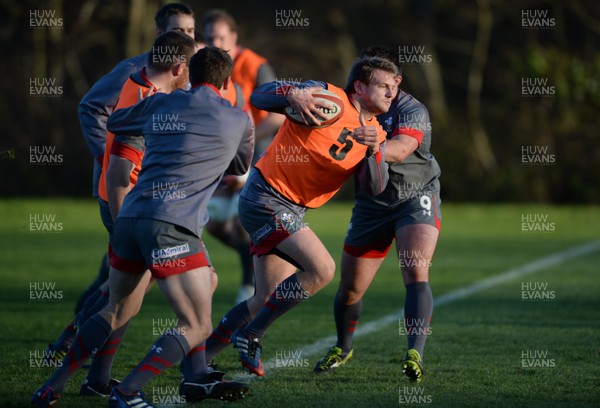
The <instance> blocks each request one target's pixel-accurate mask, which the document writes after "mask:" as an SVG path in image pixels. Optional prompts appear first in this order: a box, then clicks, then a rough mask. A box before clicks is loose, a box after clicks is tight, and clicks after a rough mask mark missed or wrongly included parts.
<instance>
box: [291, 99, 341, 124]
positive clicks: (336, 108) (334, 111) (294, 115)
mask: <svg viewBox="0 0 600 408" xmlns="http://www.w3.org/2000/svg"><path fill="white" fill-rule="evenodd" d="M312 96H313V97H314V98H315V99H316V100H317V102H321V101H323V102H325V103H326V104H328V105H330V106H331V108H330V109H328V108H322V107H320V106H318V107H317V108H318V109H319V111H320V112H321V114H320V115H319V116H320V118H317V119H319V120H321V124H320V125H318V126H317V125H315V124H314V123H312V121H311V120H310V118H307V120H308V123H309V124H308V126H307V125H306V123H304V120H303V119H302V116H301V115H300V113H299V112H296V110H295V109H294V108H292V107H291V106H287V107H286V108H285V112H284V113H285V116H286V118H288V120H289V121H290V122H292V123H295V124H296V125H299V126H303V127H309V128H312V129H319V128H324V127H327V126H330V125H332V124H333V123H335V122H336V121H337V120H338V119H339V118H341V117H342V115H343V114H344V102H343V101H342V100H341V99H340V97H339V96H337V94H335V93H333V92H331V91H328V90H327V89H321V90H318V91H316V92H313V93H312Z"/></svg>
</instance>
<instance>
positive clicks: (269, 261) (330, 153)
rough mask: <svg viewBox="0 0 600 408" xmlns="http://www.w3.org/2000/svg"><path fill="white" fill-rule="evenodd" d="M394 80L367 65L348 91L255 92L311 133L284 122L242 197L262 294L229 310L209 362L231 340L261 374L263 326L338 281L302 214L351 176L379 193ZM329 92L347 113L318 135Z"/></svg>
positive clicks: (293, 87) (255, 98)
mask: <svg viewBox="0 0 600 408" xmlns="http://www.w3.org/2000/svg"><path fill="white" fill-rule="evenodd" d="M398 75H399V71H398V69H397V67H396V66H395V65H394V64H393V63H391V62H389V61H386V60H384V59H381V58H365V59H362V60H359V61H357V62H356V63H355V64H354V66H353V67H352V70H351V72H350V75H349V78H348V83H347V85H346V89H340V88H338V87H335V86H333V85H331V84H328V83H325V82H315V81H308V82H304V83H302V84H281V83H275V82H272V83H268V84H265V85H263V86H260V87H259V88H257V89H256V90H255V91H254V93H253V94H252V97H251V102H252V104H253V105H254V106H255V107H256V108H259V109H263V110H268V111H272V112H283V111H284V109H285V108H286V107H288V106H291V107H292V108H293V109H294V110H295V111H296V112H298V113H300V114H301V115H303V117H304V119H305V123H306V124H307V126H301V125H299V124H295V123H293V122H292V121H290V120H289V119H288V120H286V121H285V122H284V124H283V126H282V127H281V129H280V130H279V132H278V133H277V135H276V136H275V139H274V140H273V142H272V143H271V145H270V146H269V148H268V149H267V151H266V152H265V154H264V155H263V157H262V158H261V159H260V160H259V161H258V163H257V164H256V166H255V168H254V169H253V170H252V171H251V173H250V176H249V178H248V181H247V183H246V185H245V187H244V190H243V191H242V193H241V196H240V205H239V212H240V219H241V221H242V224H243V225H244V228H246V230H247V231H248V233H249V234H250V237H251V240H252V252H253V256H254V271H255V280H256V291H255V294H254V296H252V297H251V298H249V299H248V300H247V301H244V302H241V303H239V304H238V305H237V306H235V307H234V308H233V309H231V310H230V311H229V312H228V313H227V314H226V315H225V317H224V318H223V319H222V320H221V322H220V324H219V326H218V327H217V328H216V329H215V331H214V332H213V334H212V335H211V337H210V339H211V340H212V341H209V342H207V353H206V355H207V360H208V361H209V362H210V361H211V360H212V359H213V357H214V355H215V354H216V353H218V352H219V351H221V350H222V349H224V348H225V347H226V346H227V345H228V344H229V343H230V341H232V342H233V343H234V347H236V348H237V349H238V351H239V355H240V361H241V363H242V366H243V367H245V368H246V369H248V370H249V371H250V372H251V373H254V374H256V375H258V376H262V375H264V368H263V366H262V362H261V360H260V354H261V350H262V346H261V340H262V337H263V336H264V333H265V332H266V330H267V328H268V327H269V326H270V325H271V324H272V323H273V322H274V321H275V320H276V319H277V318H278V317H280V316H281V315H283V314H284V313H286V312H287V311H289V310H291V309H292V308H293V307H294V306H296V305H298V304H299V303H301V302H302V301H303V300H305V299H307V298H308V297H309V296H311V295H313V294H314V293H316V292H317V291H319V290H320V289H321V288H322V287H324V286H325V285H327V284H328V283H329V282H330V281H331V279H332V278H333V275H334V272H335V263H334V261H333V259H332V257H331V255H330V254H329V252H328V251H327V249H326V248H325V246H324V245H323V243H322V242H321V241H320V240H319V238H318V237H317V236H316V235H315V233H314V232H313V231H312V230H310V229H309V228H308V227H307V226H306V225H305V224H304V222H303V218H304V214H305V213H306V211H307V210H308V209H309V208H317V207H320V206H321V205H323V204H325V203H326V202H327V201H328V200H329V199H330V198H331V197H332V196H333V195H334V194H335V193H336V192H337V191H338V190H339V189H340V187H341V186H342V184H343V183H344V182H345V181H346V180H347V179H348V178H349V177H350V176H352V175H353V174H355V173H357V175H359V177H358V178H359V180H360V185H361V188H364V189H365V190H368V191H370V192H371V193H372V194H378V193H380V192H381V191H383V189H384V188H385V185H386V182H387V178H386V177H387V175H386V173H387V165H386V164H385V160H384V148H385V145H384V144H383V143H384V142H385V132H384V131H383V129H382V128H381V126H379V124H378V122H377V119H376V118H375V115H378V114H380V113H384V112H387V110H388V109H389V108H390V105H391V102H392V100H393V98H394V97H395V96H396V92H397V85H398V82H399V81H398ZM278 85H280V86H278ZM323 88H325V89H327V90H328V91H330V92H333V93H335V94H336V95H337V96H338V97H339V98H340V99H341V102H342V104H343V114H342V116H341V117H340V118H339V119H338V120H337V121H336V122H334V123H333V124H331V125H330V126H327V127H320V128H318V127H317V126H318V125H320V124H321V122H320V121H319V119H318V118H319V117H320V115H319V107H320V108H321V109H322V108H331V107H332V106H331V105H327V104H326V103H325V102H317V101H316V99H315V97H314V96H313V94H314V93H315V92H317V91H319V90H322V89H323ZM308 123H313V124H314V125H315V126H308ZM292 158H293V159H294V160H291V159H292ZM297 158H300V159H301V160H299V161H298V160H295V159H297ZM297 269H298V272H296V270H297Z"/></svg>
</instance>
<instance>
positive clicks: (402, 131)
mask: <svg viewBox="0 0 600 408" xmlns="http://www.w3.org/2000/svg"><path fill="white" fill-rule="evenodd" d="M398 135H406V136H410V137H414V138H415V139H417V142H419V144H421V142H422V141H423V132H422V131H420V130H418V129H415V128H411V127H405V126H402V127H399V128H396V129H394V131H393V132H392V137H394V136H398Z"/></svg>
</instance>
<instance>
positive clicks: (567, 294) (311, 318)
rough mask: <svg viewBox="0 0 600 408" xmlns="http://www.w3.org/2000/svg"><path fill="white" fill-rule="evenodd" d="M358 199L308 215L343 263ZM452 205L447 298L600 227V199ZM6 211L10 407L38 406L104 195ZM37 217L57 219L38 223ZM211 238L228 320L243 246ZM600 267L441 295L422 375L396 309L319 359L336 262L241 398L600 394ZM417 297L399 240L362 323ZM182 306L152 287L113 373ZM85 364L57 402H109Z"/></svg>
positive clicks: (340, 400)
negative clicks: (408, 283) (45, 356)
mask: <svg viewBox="0 0 600 408" xmlns="http://www.w3.org/2000/svg"><path fill="white" fill-rule="evenodd" d="M350 208H351V206H350V205H349V204H343V203H331V204H328V205H327V206H325V207H324V208H321V209H318V210H313V211H311V212H309V215H308V217H307V221H308V223H309V225H310V227H311V228H312V229H313V230H315V231H316V232H317V234H318V235H319V236H320V237H321V239H322V240H323V242H324V243H325V245H326V246H327V248H329V250H330V252H331V253H332V255H333V257H334V259H336V262H338V263H339V259H340V253H341V249H342V243H343V238H344V234H345V231H346V228H347V224H348V220H349V217H350ZM442 211H443V223H442V225H443V227H442V228H443V229H442V235H441V237H440V240H439V243H438V249H437V251H436V255H435V257H434V259H433V262H432V268H431V285H432V290H433V293H434V297H436V296H440V295H442V294H445V293H450V292H452V291H454V290H457V289H460V288H463V287H465V286H468V285H470V284H472V283H474V282H477V281H480V280H482V279H485V278H489V277H492V276H494V275H497V274H500V273H502V272H504V271H507V270H509V269H512V268H515V267H519V266H521V265H524V264H527V263H530V262H532V261H535V260H538V259H540V258H543V257H546V256H548V255H552V254H556V253H560V252H562V251H565V250H567V249H569V248H572V247H575V246H578V245H582V244H585V243H588V242H591V241H594V240H597V239H598V238H599V237H600V207H555V206H545V205H489V206H488V205H458V204H448V205H446V204H444V205H443V206H442ZM0 213H1V214H2V219H1V221H0V257H1V258H0V259H1V260H0V271H1V272H0V273H1V277H2V285H0V325H1V326H0V328H1V329H0V330H1V332H2V336H1V339H2V340H1V341H0V351H1V356H2V364H1V365H0V372H1V379H2V381H1V382H0V406H1V407H25V406H29V398H30V396H31V393H32V392H33V391H34V390H35V389H36V388H37V387H38V386H39V385H40V384H42V382H43V381H44V380H45V379H46V378H47V377H48V376H49V375H50V374H51V372H52V370H51V369H50V368H47V367H41V368H40V367H36V364H37V365H39V360H40V359H39V358H36V356H37V355H39V353H41V352H43V350H44V349H45V347H46V345H47V343H48V342H49V341H51V340H53V339H54V338H55V336H57V335H58V334H59V333H60V331H61V330H62V328H63V327H64V326H65V325H66V324H67V323H68V322H69V321H70V319H71V318H72V311H73V307H74V303H75V300H76V299H77V297H78V295H79V294H80V292H81V291H82V289H83V288H84V287H85V286H86V285H87V284H88V283H89V282H90V281H91V280H92V278H93V277H94V276H95V273H96V270H97V265H98V262H99V259H100V256H101V254H102V251H103V250H104V249H105V241H106V234H105V231H104V229H103V227H102V226H101V223H100V220H99V216H98V211H97V205H96V204H95V203H94V202H93V201H92V200H56V199H51V200H50V199H39V200H34V199H29V200H3V201H0ZM532 214H533V215H532ZM32 222H33V223H34V224H38V225H39V224H44V225H45V228H46V229H54V231H53V232H50V231H47V230H45V231H39V232H36V231H33V230H32V229H35V228H36V227H35V225H34V226H33V227H32V226H31V223H32ZM524 223H525V224H534V227H536V228H535V229H536V230H534V231H523V229H530V228H528V226H527V225H525V226H524V225H523V224H524ZM204 238H205V242H206V245H207V247H208V250H209V252H210V255H211V258H212V261H213V263H214V264H215V266H216V267H217V269H218V272H219V277H220V282H219V287H218V289H217V292H216V294H215V296H214V303H213V304H214V307H213V322H214V323H215V324H216V323H217V321H218V319H219V318H220V317H221V316H222V314H223V313H224V312H226V311H227V310H228V309H229V307H231V306H232V303H233V300H234V298H235V295H236V293H237V289H238V283H239V279H240V278H239V264H238V260H237V257H236V255H235V254H234V252H232V251H230V250H229V249H227V248H225V247H224V246H222V245H220V244H219V243H217V242H216V241H215V240H214V239H212V238H211V237H209V236H207V234H205V237H204ZM599 265H600V250H596V251H595V252H592V253H589V254H587V255H584V256H580V257H576V258H572V259H569V260H566V261H565V262H562V263H559V264H555V265H550V266H547V267H544V268H541V269H540V270H539V271H537V272H535V273H533V274H530V275H527V276H525V277H522V278H519V277H517V278H515V279H512V280H510V281H508V282H506V283H502V284H499V285H496V286H494V287H491V288H489V289H486V290H482V291H480V292H477V293H474V294H472V295H470V296H466V297H464V298H460V299H457V300H456V301H454V302H450V303H447V304H444V305H440V306H439V307H436V309H435V310H434V314H433V320H432V326H431V335H430V337H429V339H428V341H427V346H426V349H425V367H426V370H427V374H426V377H425V379H424V380H423V382H421V383H420V384H418V385H414V384H411V383H409V382H408V381H407V380H406V379H405V378H404V377H403V375H402V370H401V368H400V361H401V358H402V356H403V354H404V352H405V348H406V340H405V338H403V337H402V336H401V335H400V334H399V325H398V322H397V320H396V321H395V322H393V323H391V324H387V325H383V326H382V327H379V328H378V329H377V330H376V331H375V332H373V333H370V334H368V335H365V336H360V337H358V338H357V339H356V340H355V341H354V350H355V357H354V359H353V360H352V361H351V362H350V363H349V364H347V365H346V366H344V367H342V368H340V369H339V370H338V371H337V372H335V373H334V374H333V375H326V376H315V375H314V374H313V373H312V368H313V366H314V364H315V362H316V361H317V360H318V358H319V357H320V354H321V353H323V352H325V351H326V348H327V347H326V346H325V347H323V349H322V350H321V351H319V353H318V354H308V353H307V352H306V350H305V349H304V348H303V347H305V346H306V345H309V344H312V343H314V342H315V341H317V340H319V339H322V338H324V337H328V336H331V335H334V334H335V327H334V323H333V318H332V301H333V294H334V293H335V290H336V288H337V284H338V281H339V271H338V273H337V274H336V275H337V277H336V279H335V280H334V282H332V283H331V284H330V285H329V286H328V287H326V288H325V289H323V290H322V291H321V292H320V293H318V294H316V295H315V296H313V297H312V298H310V299H309V300H308V301H306V302H305V303H304V304H302V305H300V306H299V307H297V308H296V309H294V310H292V311H291V312H290V313H288V314H287V315H286V316H284V317H283V318H282V319H280V320H279V321H278V322H277V323H276V324H275V325H274V326H273V327H272V328H271V330H270V331H269V332H268V333H267V336H266V338H265V340H264V343H263V344H264V353H263V360H264V361H271V362H273V363H275V365H276V366H278V367H277V368H275V369H273V370H272V371H270V372H268V373H267V376H266V377H265V378H263V379H258V380H252V381H251V391H250V393H249V395H248V396H247V398H246V399H245V400H243V401H241V402H238V403H234V404H236V405H237V406H240V407H242V406H244V407H261V408H265V407H286V408H292V407H398V406H399V407H404V406H428V407H528V408H532V407H544V408H550V407H565V406H572V407H594V406H596V407H597V406H600V273H599V272H600V270H599V268H600V266H599ZM32 284H33V285H36V284H41V285H51V287H52V285H54V286H53V287H52V289H46V292H45V293H47V294H48V295H47V296H54V297H55V299H52V300H50V299H44V300H42V301H37V300H32V299H31V285H32ZM523 285H525V289H526V290H525V291H526V292H527V291H529V292H530V293H532V294H533V295H535V296H537V297H538V298H534V299H531V300H527V299H524V297H527V296H529V295H528V294H523V290H524V286H523ZM46 288H47V287H46ZM532 288H533V289H532ZM51 293H52V294H51ZM539 297H545V298H546V299H540V298H539ZM403 302H404V287H403V285H402V281H401V276H400V273H399V270H398V267H397V261H396V260H395V257H394V256H393V254H390V255H389V256H388V259H387V260H386V262H385V263H384V266H383V267H382V269H381V270H380V272H379V274H378V276H377V277H376V279H375V282H374V284H373V286H372V287H371V289H370V291H369V292H368V294H367V296H366V297H365V302H364V307H363V316H362V318H361V323H359V327H361V326H363V325H365V324H366V323H367V322H372V321H377V320H378V319H380V318H381V317H383V316H385V315H388V314H390V313H392V312H394V311H396V310H399V309H401V308H402V306H403ZM398 317H400V316H398ZM172 318H173V314H172V312H171V311H170V309H169V307H168V305H167V304H166V302H165V301H164V300H163V298H162V295H161V294H160V293H159V291H158V290H157V289H156V288H154V289H153V290H152V291H151V292H150V293H149V294H148V296H147V298H146V300H145V302H144V305H143V307H142V311H141V312H140V314H139V315H138V316H137V317H136V318H135V319H134V321H133V323H132V324H131V326H130V330H129V332H128V334H127V336H126V338H125V341H124V344H123V346H122V348H121V350H120V352H119V354H118V356H117V359H116V362H115V367H114V371H113V376H114V377H116V378H123V377H124V376H125V375H126V373H127V372H128V371H129V370H130V369H131V368H132V367H133V366H134V365H135V364H136V363H137V362H138V361H139V360H140V359H141V357H142V356H143V355H144V354H145V353H146V351H147V349H148V348H149V347H150V345H151V344H152V342H153V341H154V340H155V339H156V338H157V337H156V336H155V334H156V330H157V323H156V321H157V320H156V319H163V320H162V321H163V322H164V321H165V320H166V319H172ZM159 326H160V325H159ZM163 329H164V328H163ZM158 330H160V328H159V329H158ZM36 353H38V354H36ZM217 362H218V364H219V365H220V367H221V368H222V369H223V370H224V371H226V372H227V373H228V374H229V375H231V376H235V375H238V374H241V371H240V369H239V364H238V363H237V359H236V353H235V351H234V350H231V349H228V350H226V351H225V352H224V353H222V354H221V355H219V356H218V360H217ZM290 365H292V367H290ZM84 378H85V371H83V370H82V371H80V372H78V373H77V374H76V375H75V376H74V377H73V378H72V379H71V381H70V382H69V384H68V386H67V389H66V390H65V393H64V394H63V397H62V398H61V400H60V401H59V404H58V406H61V407H67V408H69V407H103V406H106V404H107V403H106V401H105V400H98V399H83V398H81V397H79V396H78V392H79V385H80V384H81V381H82V380H83V379H84ZM178 383H179V371H178V370H177V368H172V369H170V370H169V371H167V372H166V373H164V374H163V375H162V376H160V377H159V378H157V379H156V380H154V381H153V382H152V383H151V384H149V385H148V386H147V387H146V388H145V390H144V391H145V393H146V395H147V397H148V399H149V400H151V401H155V402H157V406H160V407H167V406H182V405H178V404H177V402H178V401H177V398H176V387H177V385H178ZM160 402H163V403H166V402H172V403H173V404H172V405H168V404H162V405H161V404H160ZM203 405H207V406H218V405H223V403H222V402H219V401H208V402H204V403H203Z"/></svg>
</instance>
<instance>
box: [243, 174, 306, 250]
mask: <svg viewBox="0 0 600 408" xmlns="http://www.w3.org/2000/svg"><path fill="white" fill-rule="evenodd" d="M306 211H308V208H307V207H302V206H300V205H297V204H295V203H293V202H291V201H289V200H288V199H287V198H285V197H283V196H282V195H281V194H280V193H279V192H278V191H277V190H275V189H274V188H273V187H271V185H269V183H268V182H267V181H266V180H265V179H264V178H263V176H262V175H261V174H260V172H259V171H258V170H257V169H256V168H254V169H252V171H251V173H250V176H249V177H248V181H246V185H245V186H244V189H243V190H242V192H241V194H240V202H239V215H240V221H241V223H242V225H243V226H244V228H245V229H246V231H248V234H250V240H251V242H252V245H251V248H250V251H251V253H252V254H255V255H257V256H261V255H265V254H268V253H270V252H272V251H273V249H274V248H275V247H276V246H277V245H278V244H279V243H280V242H281V241H283V240H284V239H286V238H288V237H289V236H290V235H292V234H294V233H295V232H296V231H299V230H301V229H302V228H306V224H305V223H304V214H306Z"/></svg>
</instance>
